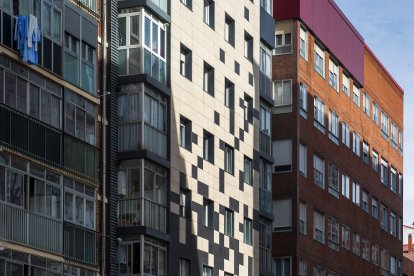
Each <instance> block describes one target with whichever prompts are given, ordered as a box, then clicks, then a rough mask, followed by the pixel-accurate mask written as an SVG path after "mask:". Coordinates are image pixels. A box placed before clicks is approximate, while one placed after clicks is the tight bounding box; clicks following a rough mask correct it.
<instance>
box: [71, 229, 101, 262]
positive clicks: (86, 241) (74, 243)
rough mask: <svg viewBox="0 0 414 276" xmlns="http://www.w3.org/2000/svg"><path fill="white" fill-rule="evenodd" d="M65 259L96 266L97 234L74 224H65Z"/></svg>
mask: <svg viewBox="0 0 414 276" xmlns="http://www.w3.org/2000/svg"><path fill="white" fill-rule="evenodd" d="M64 228H65V229H64V255H65V257H67V258H69V259H71V260H74V261H77V262H83V263H86V264H91V265H95V264H96V251H97V245H96V244H97V243H96V238H97V236H96V232H94V231H92V230H89V229H86V228H83V227H81V226H77V225H75V224H72V223H68V222H65V224H64Z"/></svg>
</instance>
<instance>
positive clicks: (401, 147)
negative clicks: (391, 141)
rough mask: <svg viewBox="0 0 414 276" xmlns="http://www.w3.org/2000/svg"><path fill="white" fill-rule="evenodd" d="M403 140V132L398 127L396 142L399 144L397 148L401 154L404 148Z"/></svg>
mask: <svg viewBox="0 0 414 276" xmlns="http://www.w3.org/2000/svg"><path fill="white" fill-rule="evenodd" d="M403 140H404V134H403V131H402V130H401V129H400V130H399V131H398V144H399V145H400V147H399V149H400V153H401V154H402V153H403V150H404V144H403Z"/></svg>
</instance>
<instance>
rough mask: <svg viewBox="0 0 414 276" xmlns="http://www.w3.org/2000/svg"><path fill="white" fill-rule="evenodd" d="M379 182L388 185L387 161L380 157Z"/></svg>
mask: <svg viewBox="0 0 414 276" xmlns="http://www.w3.org/2000/svg"><path fill="white" fill-rule="evenodd" d="M381 183H382V184H384V185H385V186H388V162H387V161H385V160H384V159H382V158H381Z"/></svg>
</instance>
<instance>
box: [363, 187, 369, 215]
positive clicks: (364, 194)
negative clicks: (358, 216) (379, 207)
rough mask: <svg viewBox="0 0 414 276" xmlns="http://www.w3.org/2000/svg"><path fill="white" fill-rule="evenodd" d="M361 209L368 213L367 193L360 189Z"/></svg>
mask: <svg viewBox="0 0 414 276" xmlns="http://www.w3.org/2000/svg"><path fill="white" fill-rule="evenodd" d="M362 210H364V211H365V212H367V213H368V214H369V194H368V192H366V191H362Z"/></svg>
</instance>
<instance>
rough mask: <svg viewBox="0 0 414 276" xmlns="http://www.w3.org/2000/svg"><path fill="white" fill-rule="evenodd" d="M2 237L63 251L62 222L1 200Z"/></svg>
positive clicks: (0, 225) (47, 249) (46, 249)
mask: <svg viewBox="0 0 414 276" xmlns="http://www.w3.org/2000/svg"><path fill="white" fill-rule="evenodd" d="M0 239H4V240H7V241H11V242H15V243H19V244H23V245H29V246H32V247H34V248H37V249H41V250H45V251H48V252H52V253H56V254H61V253H62V222H61V221H59V220H56V219H53V218H49V217H46V216H42V215H39V214H34V213H31V212H29V211H27V210H25V209H23V208H21V207H17V206H13V205H10V204H7V203H4V202H0Z"/></svg>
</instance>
